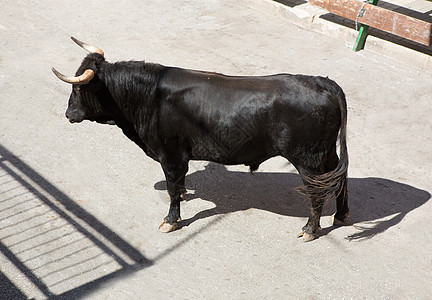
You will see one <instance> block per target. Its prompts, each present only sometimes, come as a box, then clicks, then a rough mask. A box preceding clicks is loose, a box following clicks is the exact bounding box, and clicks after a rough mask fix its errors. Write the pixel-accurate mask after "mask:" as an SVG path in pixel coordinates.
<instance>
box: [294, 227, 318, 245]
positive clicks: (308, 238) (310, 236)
mask: <svg viewBox="0 0 432 300" xmlns="http://www.w3.org/2000/svg"><path fill="white" fill-rule="evenodd" d="M297 237H298V238H302V242H304V243H306V242H310V241H313V240H315V239H317V238H318V235H316V234H314V233H307V232H305V231H304V230H302V231H301V232H300V233H299V234H298V235H297Z"/></svg>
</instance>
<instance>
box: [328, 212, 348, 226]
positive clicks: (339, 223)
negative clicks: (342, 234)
mask: <svg viewBox="0 0 432 300" xmlns="http://www.w3.org/2000/svg"><path fill="white" fill-rule="evenodd" d="M335 215H336V214H333V215H332V216H331V218H330V225H333V226H345V225H347V224H348V223H347V221H346V219H344V220H343V221H341V220H339V219H338V218H336V217H335Z"/></svg>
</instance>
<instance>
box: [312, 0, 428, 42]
mask: <svg viewBox="0 0 432 300" xmlns="http://www.w3.org/2000/svg"><path fill="white" fill-rule="evenodd" d="M309 3H310V4H312V5H316V6H319V7H322V8H325V9H326V10H328V11H329V12H331V13H334V14H336V15H338V16H341V17H344V18H347V19H351V20H354V21H355V20H356V19H358V22H359V23H361V24H365V25H369V26H371V27H374V28H377V29H380V30H383V31H386V32H389V33H392V34H395V35H397V36H400V37H403V38H406V39H409V40H412V41H415V42H418V43H421V44H423V45H426V46H430V45H431V32H432V24H431V23H429V22H425V21H422V20H419V19H416V18H413V17H410V16H406V15H402V14H400V13H397V12H394V11H391V10H387V9H384V8H381V7H378V6H374V5H371V4H369V3H364V2H362V1H357V0H309ZM362 7H363V8H364V12H363V16H359V17H358V13H359V11H360V9H361V8H362Z"/></svg>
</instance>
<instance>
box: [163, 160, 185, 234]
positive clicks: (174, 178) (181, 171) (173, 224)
mask: <svg viewBox="0 0 432 300" xmlns="http://www.w3.org/2000/svg"><path fill="white" fill-rule="evenodd" d="M162 168H163V171H164V173H165V178H166V182H167V189H168V194H169V196H170V201H171V202H170V208H169V212H168V215H167V216H166V217H165V218H164V220H163V222H162V224H161V225H160V226H159V231H161V232H171V231H174V230H176V229H178V227H179V224H178V222H180V221H181V218H180V201H181V200H182V197H183V195H184V193H185V191H186V189H185V176H186V173H187V171H188V163H187V162H181V163H178V164H172V163H171V164H169V163H162Z"/></svg>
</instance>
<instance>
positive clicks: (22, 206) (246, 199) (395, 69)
mask: <svg viewBox="0 0 432 300" xmlns="http://www.w3.org/2000/svg"><path fill="white" fill-rule="evenodd" d="M0 16H1V17H0V112H1V119H0V128H1V131H0V240H1V243H0V268H1V274H0V275H1V277H0V298H1V299H26V298H31V299H46V298H63V299H79V298H83V299H430V295H431V293H432V285H431V284H430V281H431V278H432V271H431V267H432V227H431V225H430V224H431V221H432V202H431V201H429V200H430V198H431V194H430V193H431V192H432V180H431V179H432V175H431V173H432V172H431V170H432V154H431V145H432V142H431V140H432V122H431V119H430V116H431V115H432V105H431V103H430V101H431V92H432V86H431V82H432V73H431V70H430V69H427V68H424V67H418V66H416V65H410V64H407V63H406V62H404V61H403V60H402V59H400V57H397V56H394V57H391V56H388V55H383V54H382V53H379V52H375V51H372V50H371V49H366V50H364V51H361V52H358V53H354V52H352V51H351V50H349V49H347V48H346V45H345V44H346V40H344V39H343V38H341V37H340V36H338V35H334V38H331V37H328V36H324V35H321V34H319V33H316V32H314V31H310V30H307V29H305V28H302V27H298V26H297V25H293V23H292V22H290V21H289V20H287V19H282V18H276V17H274V16H272V15H269V14H266V13H263V12H262V11H260V10H259V9H255V8H251V7H250V6H246V5H244V3H243V2H237V3H233V2H232V1H226V0H209V1H196V0H182V1H162V0H159V1H156V0H151V1H137V0H132V1H127V2H121V1H111V0H106V1H101V0H95V1H81V0H76V1H69V2H63V1H62V2H59V1H54V0H46V1H34V0H25V1H24V0H14V1H10V0H5V1H2V2H0ZM70 36H75V37H77V38H79V39H82V40H84V41H86V42H88V43H91V44H94V45H96V46H99V47H101V48H102V49H103V50H104V51H105V54H106V55H105V56H106V58H107V60H109V61H117V60H129V59H137V60H143V59H145V60H146V61H149V62H158V63H161V64H165V65H173V66H180V67H185V68H193V69H202V70H208V71H217V72H221V73H226V74H231V75H262V74H272V73H280V72H287V73H303V74H310V75H323V76H329V77H330V78H331V79H333V80H335V81H336V82H338V83H339V85H341V86H342V88H343V89H344V91H345V93H346V96H347V101H348V110H349V111H348V113H349V120H348V139H349V141H348V147H349V154H350V169H349V201H350V209H351V217H350V220H349V222H350V225H349V226H344V227H333V226H330V225H329V222H328V221H329V219H330V215H331V214H332V213H333V211H334V206H335V205H334V202H331V203H329V204H328V205H327V206H326V209H325V212H324V216H323V218H322V221H321V222H322V227H323V230H322V231H321V235H320V237H319V238H318V239H317V240H315V241H313V242H310V243H302V242H301V241H300V240H299V239H297V237H296V236H297V233H298V232H299V231H300V229H301V227H302V226H303V225H304V224H305V222H306V219H307V216H308V204H307V203H305V201H304V200H303V199H302V197H301V196H299V195H297V194H296V193H295V192H294V191H293V187H295V186H297V185H299V184H300V181H299V178H298V175H297V174H296V173H295V171H294V168H293V167H292V166H291V165H290V164H288V163H287V162H286V161H284V160H283V159H280V158H274V159H271V160H269V161H267V162H266V163H264V164H263V165H262V166H261V167H260V170H259V171H258V172H257V173H256V174H255V175H254V176H252V175H250V174H249V173H248V169H247V168H246V167H244V166H231V167H224V166H221V165H217V164H213V163H210V164H209V163H207V162H193V163H191V165H190V171H189V173H188V176H187V179H186V185H187V188H188V192H189V194H188V196H187V200H186V201H184V202H183V203H182V217H183V219H184V223H183V224H184V227H183V228H182V229H181V230H178V231H176V232H173V233H169V234H162V233H160V232H158V230H157V227H158V225H159V223H160V222H161V221H162V218H163V217H164V216H165V215H166V213H167V211H168V200H167V197H166V191H165V183H164V176H163V173H162V170H161V168H160V167H159V165H158V164H157V163H156V162H154V161H153V160H151V159H150V158H148V157H146V156H145V154H144V153H142V151H141V150H140V149H139V148H138V147H137V146H135V145H134V144H133V143H132V142H130V141H129V140H128V139H127V138H126V137H124V136H123V134H122V133H121V131H120V130H119V129H118V128H115V127H112V126H107V125H99V124H94V123H90V122H83V123H81V124H76V125H71V124H69V122H68V121H67V120H66V118H65V117H64V111H65V109H66V106H67V99H68V97H69V93H70V90H71V88H70V86H68V85H67V84H65V83H63V82H61V81H60V80H58V79H57V78H56V77H55V76H54V75H53V74H52V73H51V70H50V69H51V67H52V66H55V67H56V68H57V69H58V70H59V71H61V72H63V73H65V74H68V75H69V74H70V75H72V74H74V72H75V70H76V69H77V68H78V66H79V65H80V62H81V60H82V59H83V58H84V56H85V55H86V53H85V52H84V51H83V50H82V49H80V48H79V47H77V46H76V45H75V44H74V43H73V42H72V41H71V40H70ZM426 59H428V58H426Z"/></svg>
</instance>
